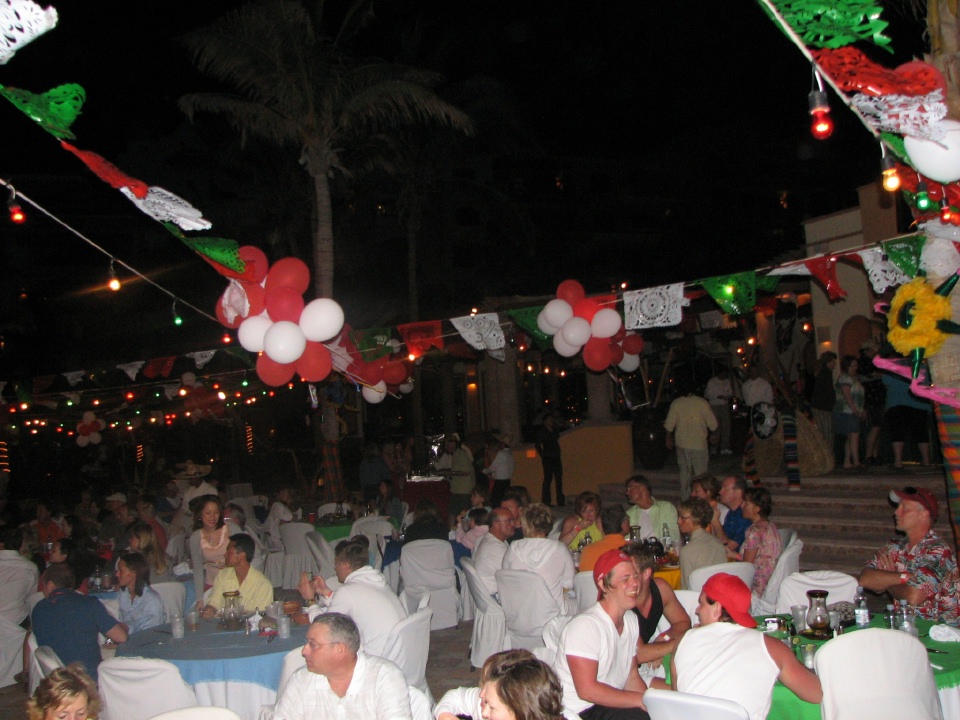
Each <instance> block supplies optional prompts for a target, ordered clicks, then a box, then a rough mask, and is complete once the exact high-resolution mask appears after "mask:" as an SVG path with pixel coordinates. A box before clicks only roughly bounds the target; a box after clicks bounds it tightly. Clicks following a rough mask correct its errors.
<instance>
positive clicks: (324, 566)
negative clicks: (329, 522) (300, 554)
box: [304, 530, 337, 578]
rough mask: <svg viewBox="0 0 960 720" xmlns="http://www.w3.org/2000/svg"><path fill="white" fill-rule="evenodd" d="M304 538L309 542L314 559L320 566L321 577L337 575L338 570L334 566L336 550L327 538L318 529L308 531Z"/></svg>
mask: <svg viewBox="0 0 960 720" xmlns="http://www.w3.org/2000/svg"><path fill="white" fill-rule="evenodd" d="M304 539H305V540H306V543H307V550H309V551H310V554H311V555H312V556H313V561H314V562H315V563H316V564H317V567H318V568H320V577H322V578H328V577H330V576H331V575H336V574H337V570H336V568H335V567H334V566H333V556H334V550H333V546H332V545H331V544H330V543H329V542H328V541H327V539H326V538H325V537H324V536H323V535H322V534H320V533H318V532H317V531H316V530H313V531H311V532H308V533H307V534H306V535H305V536H304Z"/></svg>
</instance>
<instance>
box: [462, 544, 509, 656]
mask: <svg viewBox="0 0 960 720" xmlns="http://www.w3.org/2000/svg"><path fill="white" fill-rule="evenodd" d="M460 564H461V565H462V566H463V573H464V576H465V577H466V579H467V590H468V591H469V593H470V596H471V597H472V598H473V606H474V614H473V633H472V635H471V636H470V666H471V667H474V668H478V667H480V666H482V665H483V663H484V662H485V661H486V659H487V658H488V657H490V656H491V655H493V654H494V653H498V652H500V651H501V650H506V649H507V648H508V646H507V645H506V644H505V641H506V638H507V621H506V618H505V617H504V615H503V609H502V608H501V607H500V606H499V605H498V604H497V601H496V600H494V599H493V596H492V595H490V593H488V592H487V587H486V586H485V585H484V584H483V581H482V580H481V579H480V576H479V575H477V571H476V569H475V568H474V567H473V560H471V559H470V558H461V560H460Z"/></svg>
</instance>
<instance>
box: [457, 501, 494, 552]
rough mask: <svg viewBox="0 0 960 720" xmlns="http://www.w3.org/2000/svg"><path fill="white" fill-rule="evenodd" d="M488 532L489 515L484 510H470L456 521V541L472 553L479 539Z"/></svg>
mask: <svg viewBox="0 0 960 720" xmlns="http://www.w3.org/2000/svg"><path fill="white" fill-rule="evenodd" d="M489 531H490V513H489V511H488V510H487V509H486V508H472V509H470V510H468V511H466V512H465V513H464V514H463V516H462V517H461V518H460V520H458V521H457V536H456V541H457V542H458V543H460V544H461V545H463V546H464V547H465V548H467V550H469V551H470V552H473V549H474V548H475V547H476V545H477V543H478V542H480V538H482V537H483V536H484V535H486V534H487V533H488V532H489Z"/></svg>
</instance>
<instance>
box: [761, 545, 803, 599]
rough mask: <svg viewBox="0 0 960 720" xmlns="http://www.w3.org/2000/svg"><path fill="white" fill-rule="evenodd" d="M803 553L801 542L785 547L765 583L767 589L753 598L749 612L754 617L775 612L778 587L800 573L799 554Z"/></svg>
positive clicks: (778, 592) (778, 593)
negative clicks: (796, 573)
mask: <svg viewBox="0 0 960 720" xmlns="http://www.w3.org/2000/svg"><path fill="white" fill-rule="evenodd" d="M802 552H803V540H796V541H794V542H793V543H791V544H790V545H785V546H784V549H783V551H782V552H781V553H780V557H778V558H777V564H776V565H775V566H774V568H773V574H771V575H770V579H769V580H768V581H767V587H766V588H765V589H764V591H763V595H761V596H759V597H758V596H757V595H754V596H753V601H752V603H751V605H750V612H751V613H752V614H754V615H766V614H768V613H774V612H776V611H777V598H778V597H779V596H780V585H781V584H783V581H784V580H785V579H786V578H788V577H790V576H791V575H793V574H794V573H795V572H799V571H800V553H802Z"/></svg>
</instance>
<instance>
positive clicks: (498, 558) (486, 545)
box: [473, 507, 514, 595]
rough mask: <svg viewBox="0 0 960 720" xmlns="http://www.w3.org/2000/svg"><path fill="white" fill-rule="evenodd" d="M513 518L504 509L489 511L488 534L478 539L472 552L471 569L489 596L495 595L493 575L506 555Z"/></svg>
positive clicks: (495, 582) (495, 581)
mask: <svg viewBox="0 0 960 720" xmlns="http://www.w3.org/2000/svg"><path fill="white" fill-rule="evenodd" d="M513 529H514V522H513V516H512V515H511V514H510V511H509V510H507V509H506V508H502V507H498V508H494V509H493V510H491V511H490V532H488V533H487V534H486V535H484V536H483V537H482V538H480V542H478V543H477V547H476V548H475V549H474V551H473V567H474V569H475V570H476V571H477V575H479V576H480V579H481V580H482V581H483V584H484V586H485V587H486V588H487V591H488V592H489V593H490V594H491V595H496V593H497V578H496V577H495V576H494V573H495V572H496V571H497V570H500V569H501V568H502V567H503V556H504V555H506V553H507V547H508V545H507V538H509V537H510V536H511V535H513Z"/></svg>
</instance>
